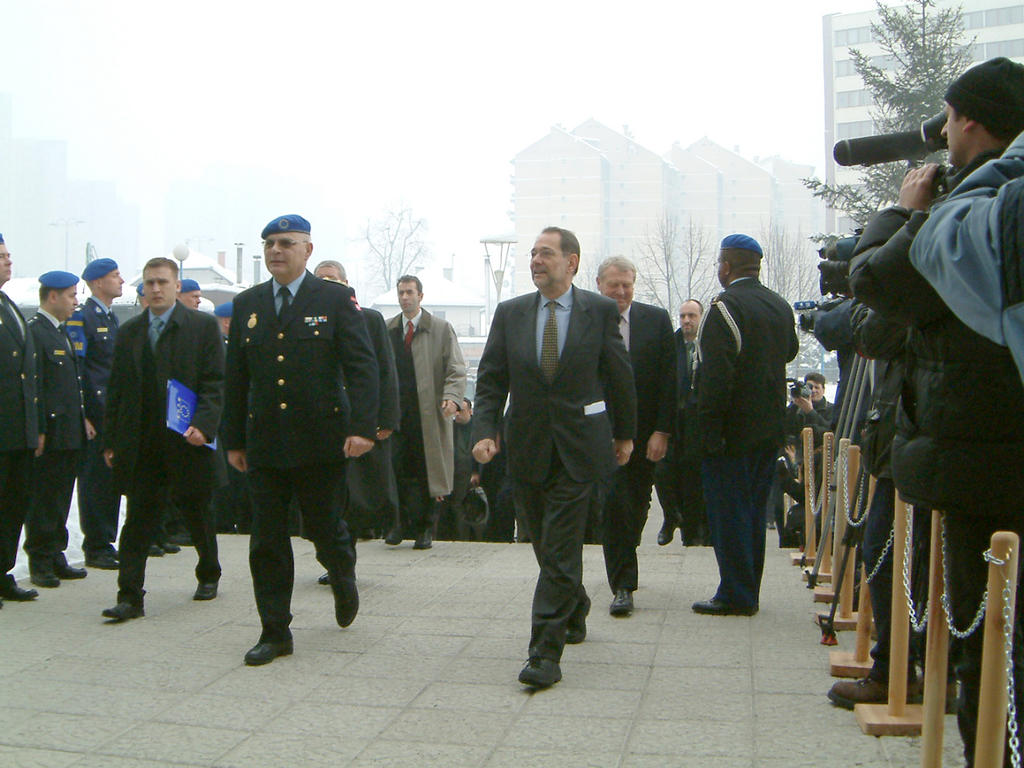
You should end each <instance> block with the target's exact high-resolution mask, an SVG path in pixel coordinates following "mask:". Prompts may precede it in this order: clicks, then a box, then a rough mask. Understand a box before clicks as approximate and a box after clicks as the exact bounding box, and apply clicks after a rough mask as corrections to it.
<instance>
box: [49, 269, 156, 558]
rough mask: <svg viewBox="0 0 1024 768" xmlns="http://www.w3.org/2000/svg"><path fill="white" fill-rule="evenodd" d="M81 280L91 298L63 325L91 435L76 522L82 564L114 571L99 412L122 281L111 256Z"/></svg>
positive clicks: (117, 502) (111, 498)
mask: <svg viewBox="0 0 1024 768" xmlns="http://www.w3.org/2000/svg"><path fill="white" fill-rule="evenodd" d="M82 279H83V280H84V281H85V282H86V284H87V285H88V286H89V290H90V291H91V292H92V296H90V297H89V298H88V299H86V301H85V304H83V305H82V306H81V307H80V308H79V309H78V311H76V312H75V313H74V314H73V315H72V316H71V319H70V320H68V323H67V328H68V335H69V336H70V337H71V341H72V343H73V345H74V347H75V353H76V354H77V355H78V358H79V362H80V364H81V369H82V398H83V400H84V402H85V418H86V424H87V426H86V428H87V429H89V430H90V431H92V432H93V433H94V434H95V437H91V438H89V440H88V441H87V443H86V445H85V456H84V460H83V461H82V466H81V468H80V470H79V474H78V520H79V525H80V526H81V528H82V536H83V539H82V551H83V552H84V553H85V565H86V566H87V567H89V568H100V569H103V570H108V571H116V570H117V550H116V549H115V548H114V542H115V541H117V519H118V515H119V514H120V512H121V494H120V493H119V492H118V490H117V487H116V485H115V483H114V478H113V475H112V474H111V471H110V467H108V466H107V463H106V462H105V461H104V460H103V436H104V433H105V430H104V427H103V411H104V409H105V408H106V404H107V382H108V380H109V379H110V366H111V364H112V363H113V360H114V344H115V342H116V341H117V332H118V325H119V324H118V320H117V316H116V315H115V314H114V311H113V308H112V304H113V301H114V299H116V298H117V297H119V296H120V295H121V292H122V290H123V288H122V286H123V285H124V279H123V278H122V277H121V272H120V270H119V269H118V268H117V262H115V261H114V260H113V259H96V260H94V261H90V262H89V264H88V265H87V266H86V268H85V270H84V271H83V272H82ZM139 287H140V288H141V287H142V286H141V285H140V286H139Z"/></svg>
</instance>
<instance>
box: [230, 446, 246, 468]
mask: <svg viewBox="0 0 1024 768" xmlns="http://www.w3.org/2000/svg"><path fill="white" fill-rule="evenodd" d="M228 464H230V465H231V466H232V467H234V468H235V469H237V470H238V471H239V472H248V471H249V462H248V461H247V460H246V458H245V451H240V450H232V451H228Z"/></svg>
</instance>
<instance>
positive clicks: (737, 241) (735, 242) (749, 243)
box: [722, 235, 764, 257]
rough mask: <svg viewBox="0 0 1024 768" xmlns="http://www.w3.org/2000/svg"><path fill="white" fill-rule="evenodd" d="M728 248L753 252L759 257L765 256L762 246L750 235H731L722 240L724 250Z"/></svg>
mask: <svg viewBox="0 0 1024 768" xmlns="http://www.w3.org/2000/svg"><path fill="white" fill-rule="evenodd" d="M727 248H738V249H740V250H743V251H752V252H754V253H756V254H757V255H758V257H761V256H764V252H763V251H762V250H761V246H760V244H758V242H757V240H755V239H754V238H752V237H751V236H750V235H729V236H727V237H726V238H725V239H724V240H722V250H723V251H724V250H726V249H727Z"/></svg>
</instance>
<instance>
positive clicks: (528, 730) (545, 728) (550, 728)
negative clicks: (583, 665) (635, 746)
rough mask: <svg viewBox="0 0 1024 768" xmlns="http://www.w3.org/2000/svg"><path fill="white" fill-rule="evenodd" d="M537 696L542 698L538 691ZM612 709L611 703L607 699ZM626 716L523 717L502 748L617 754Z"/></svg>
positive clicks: (626, 724)
mask: <svg viewBox="0 0 1024 768" xmlns="http://www.w3.org/2000/svg"><path fill="white" fill-rule="evenodd" d="M534 695H535V696H537V695H544V692H543V691H541V692H539V693H537V694H534ZM609 701H610V703H611V706H610V707H609V708H610V709H612V710H614V709H615V707H614V703H613V702H614V700H613V699H609ZM629 727H630V720H629V718H628V717H622V718H612V717H569V716H566V715H550V714H542V715H530V714H523V715H521V716H520V717H519V718H518V719H517V720H516V722H515V726H514V727H513V728H512V729H511V730H510V731H509V732H508V733H507V734H506V735H505V737H504V738H503V739H502V741H501V746H503V747H526V748H530V749H542V750H552V751H560V752H563V751H564V752H574V753H575V752H601V753H604V752H612V753H619V752H621V751H622V749H623V746H624V745H625V743H626V738H627V734H628V733H629Z"/></svg>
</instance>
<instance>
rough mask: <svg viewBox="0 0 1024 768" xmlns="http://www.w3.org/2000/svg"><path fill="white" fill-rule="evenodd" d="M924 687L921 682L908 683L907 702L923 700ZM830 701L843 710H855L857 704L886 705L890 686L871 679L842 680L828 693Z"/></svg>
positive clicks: (911, 681)
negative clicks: (922, 691) (922, 690)
mask: <svg viewBox="0 0 1024 768" xmlns="http://www.w3.org/2000/svg"><path fill="white" fill-rule="evenodd" d="M921 689H922V685H921V682H920V681H919V680H910V681H908V682H907V701H911V702H913V701H920V700H921ZM828 698H829V701H831V702H832V703H833V704H835V705H836V706H839V707H842V708H843V709H853V708H854V707H855V706H856V705H857V704H885V703H886V702H888V701H889V684H888V682H885V683H883V682H880V681H878V680H873V679H871V678H870V677H863V678H861V679H860V680H840V681H839V682H838V683H836V684H835V685H833V686H832V687H831V688H830V689H829V692H828Z"/></svg>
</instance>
